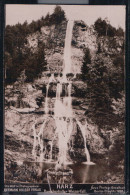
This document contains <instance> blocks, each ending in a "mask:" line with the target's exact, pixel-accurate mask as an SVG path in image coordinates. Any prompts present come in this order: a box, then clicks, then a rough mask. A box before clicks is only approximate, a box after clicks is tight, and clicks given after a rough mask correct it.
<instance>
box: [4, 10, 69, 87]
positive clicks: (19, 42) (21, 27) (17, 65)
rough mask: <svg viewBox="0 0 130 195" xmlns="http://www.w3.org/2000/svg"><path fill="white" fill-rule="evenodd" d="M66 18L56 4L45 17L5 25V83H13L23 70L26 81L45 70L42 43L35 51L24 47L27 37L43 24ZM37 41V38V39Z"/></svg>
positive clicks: (57, 21) (54, 22) (39, 29)
mask: <svg viewBox="0 0 130 195" xmlns="http://www.w3.org/2000/svg"><path fill="white" fill-rule="evenodd" d="M63 20H66V17H65V13H64V11H63V10H62V8H61V7H60V6H56V7H55V9H54V13H53V14H52V15H50V14H49V13H48V14H47V15H46V17H45V18H44V17H41V19H39V20H37V21H32V22H31V23H30V24H28V23H27V21H25V22H24V23H23V24H20V23H18V24H16V25H14V26H10V25H7V26H6V29H5V74H6V83H13V82H15V81H16V80H17V78H18V77H19V76H20V73H21V71H23V70H25V74H26V76H27V79H26V81H28V82H29V81H32V80H33V79H34V78H36V77H37V76H38V74H39V73H41V71H43V70H45V66H46V61H45V52H44V49H45V48H44V45H43V44H42V43H40V44H39V45H38V49H37V51H36V52H35V53H32V52H31V50H30V49H29V48H26V43H27V37H28V35H29V34H31V33H34V32H36V31H39V32H41V27H42V26H45V25H52V24H55V25H58V24H60V23H61V22H62V21H63ZM38 41H39V40H38Z"/></svg>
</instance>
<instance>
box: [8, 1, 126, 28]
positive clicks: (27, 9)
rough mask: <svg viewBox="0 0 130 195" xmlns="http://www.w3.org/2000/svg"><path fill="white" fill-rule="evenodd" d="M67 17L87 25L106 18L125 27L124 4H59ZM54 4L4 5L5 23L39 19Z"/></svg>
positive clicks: (51, 8)
mask: <svg viewBox="0 0 130 195" xmlns="http://www.w3.org/2000/svg"><path fill="white" fill-rule="evenodd" d="M61 7H62V9H63V10H64V11H65V14H66V17H67V19H70V20H83V21H84V22H86V24H87V25H91V24H94V22H95V21H96V20H97V18H99V17H101V18H102V19H105V18H108V21H109V22H110V24H111V25H112V26H114V27H116V28H118V27H119V26H120V27H122V28H123V29H125V13H126V8H125V6H121V5H111V6H108V5H107V6H104V5H61ZM54 8H55V5H24V4H22V5H14V4H13V5H6V16H5V17H6V25H8V24H9V25H15V24H17V23H18V22H19V23H24V22H25V20H27V21H28V23H30V22H31V21H32V20H37V19H40V18H41V17H42V16H46V14H47V13H48V12H49V13H50V14H52V13H53V11H54Z"/></svg>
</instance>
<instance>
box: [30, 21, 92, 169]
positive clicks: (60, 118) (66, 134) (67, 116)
mask: <svg viewBox="0 0 130 195" xmlns="http://www.w3.org/2000/svg"><path fill="white" fill-rule="evenodd" d="M73 24H74V22H73V21H68V24H67V30H66V37H65V48H64V68H63V74H62V75H63V76H62V77H60V75H58V77H57V79H55V77H54V74H51V77H50V78H49V82H48V84H47V86H46V98H45V107H44V109H45V116H47V114H48V113H49V106H48V98H49V97H48V90H49V86H50V83H53V82H55V83H56V84H57V86H56V97H55V102H54V120H55V124H56V129H55V133H54V137H53V139H52V140H51V141H50V142H51V143H50V148H51V149H50V153H51V154H50V159H49V160H52V152H53V151H52V150H53V142H54V139H55V137H57V138H58V149H59V153H58V160H57V165H56V168H57V167H58V166H59V167H62V165H64V164H66V163H67V153H68V150H69V141H70V138H71V134H72V131H73V129H74V120H73V119H74V118H75V116H74V114H73V109H72V96H71V93H72V81H71V80H70V79H68V78H67V74H68V73H71V40H72V30H73ZM63 88H64V89H65V95H64V97H62V92H63ZM45 124H46V120H44V123H43V125H42V127H41V128H40V131H39V133H38V135H36V128H35V125H34V126H33V130H34V146H33V154H34V156H35V157H36V151H35V150H36V146H37V138H38V142H39V145H40V161H43V160H45V158H44V157H45V152H46V145H45V146H44V141H43V131H44V128H45ZM76 124H77V125H78V126H79V128H80V130H81V133H82V136H83V140H84V148H85V154H86V159H87V162H86V163H87V164H93V163H92V162H91V161H90V154H89V151H88V149H87V145H86V144H87V143H86V129H85V128H84V126H83V125H82V124H81V123H80V122H79V121H78V120H76ZM71 147H72V146H71Z"/></svg>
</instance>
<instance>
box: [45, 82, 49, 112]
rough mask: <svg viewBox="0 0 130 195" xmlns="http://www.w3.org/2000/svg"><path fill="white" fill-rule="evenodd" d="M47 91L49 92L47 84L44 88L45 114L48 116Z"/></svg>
mask: <svg viewBox="0 0 130 195" xmlns="http://www.w3.org/2000/svg"><path fill="white" fill-rule="evenodd" d="M48 90H49V83H48V84H47V86H46V98H45V114H48V111H49V108H48Z"/></svg>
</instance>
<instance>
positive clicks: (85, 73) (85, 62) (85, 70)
mask: <svg viewBox="0 0 130 195" xmlns="http://www.w3.org/2000/svg"><path fill="white" fill-rule="evenodd" d="M90 64H91V55H90V50H89V48H86V49H85V50H84V58H83V64H82V67H81V73H82V80H83V81H85V80H86V79H87V76H88V71H89V66H90Z"/></svg>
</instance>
